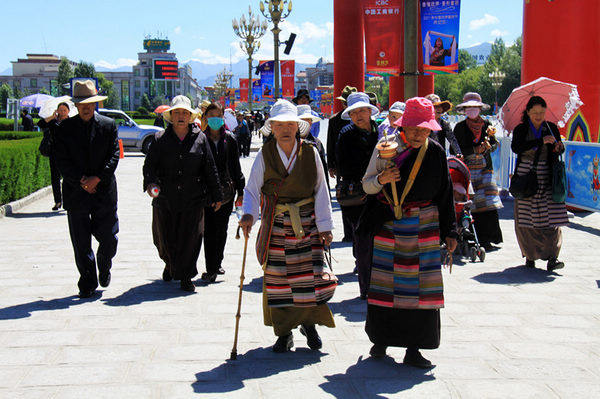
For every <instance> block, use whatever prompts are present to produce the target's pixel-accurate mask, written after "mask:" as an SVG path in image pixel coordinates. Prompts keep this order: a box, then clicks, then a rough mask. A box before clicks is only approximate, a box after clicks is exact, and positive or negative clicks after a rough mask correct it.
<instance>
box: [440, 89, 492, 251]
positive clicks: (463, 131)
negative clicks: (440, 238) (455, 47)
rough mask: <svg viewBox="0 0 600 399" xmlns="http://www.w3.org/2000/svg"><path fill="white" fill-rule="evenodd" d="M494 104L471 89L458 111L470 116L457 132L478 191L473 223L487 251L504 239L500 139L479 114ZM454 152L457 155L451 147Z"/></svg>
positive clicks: (472, 179) (458, 106)
mask: <svg viewBox="0 0 600 399" xmlns="http://www.w3.org/2000/svg"><path fill="white" fill-rule="evenodd" d="M488 109H490V106H489V105H487V104H484V103H482V102H481V96H480V95H479V94H478V93H473V92H469V93H466V94H465V95H464V97H463V102H462V103H461V104H458V105H457V106H456V110H457V111H458V112H464V113H465V114H466V115H467V118H466V119H465V120H464V121H461V122H459V123H457V124H456V126H454V135H455V136H456V140H457V141H458V145H459V146H460V149H461V151H462V154H463V156H464V158H465V163H466V164H467V166H468V167H469V171H470V172H471V182H472V184H473V189H474V190H475V196H474V202H475V208H474V209H473V210H472V212H473V222H474V226H475V231H476V232H477V238H478V239H479V243H480V244H481V245H482V246H483V248H485V250H486V251H490V250H492V249H493V247H492V243H494V244H499V243H501V242H502V230H500V223H499V220H498V209H500V208H502V201H500V196H499V194H498V186H497V185H496V183H495V182H494V179H493V173H494V165H493V164H492V157H491V155H490V154H491V152H492V151H495V150H496V148H497V147H498V141H497V140H496V137H495V136H494V134H495V133H496V129H494V128H493V127H492V126H491V124H490V123H489V122H488V121H486V120H484V119H483V118H482V117H481V116H480V115H479V114H480V112H481V111H482V110H483V111H485V110H488ZM451 153H452V154H455V152H454V151H452V149H451Z"/></svg>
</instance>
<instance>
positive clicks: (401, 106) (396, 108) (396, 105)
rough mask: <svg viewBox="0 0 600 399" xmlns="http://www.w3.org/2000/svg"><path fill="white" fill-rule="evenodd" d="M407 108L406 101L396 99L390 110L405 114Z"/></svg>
mask: <svg viewBox="0 0 600 399" xmlns="http://www.w3.org/2000/svg"><path fill="white" fill-rule="evenodd" d="M405 109H406V104H405V103H403V102H402V101H396V102H395V103H393V104H392V106H391V107H390V109H389V110H388V112H396V113H398V114H403V113H404V110H405Z"/></svg>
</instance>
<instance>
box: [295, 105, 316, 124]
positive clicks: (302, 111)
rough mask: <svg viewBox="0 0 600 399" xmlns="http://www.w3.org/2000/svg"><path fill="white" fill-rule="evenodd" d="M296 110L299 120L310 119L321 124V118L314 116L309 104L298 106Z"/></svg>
mask: <svg viewBox="0 0 600 399" xmlns="http://www.w3.org/2000/svg"><path fill="white" fill-rule="evenodd" d="M296 108H297V110H298V118H300V119H310V120H311V121H313V122H319V121H321V118H319V117H318V116H316V115H313V113H312V109H310V105H308V104H302V105H298V106H296Z"/></svg>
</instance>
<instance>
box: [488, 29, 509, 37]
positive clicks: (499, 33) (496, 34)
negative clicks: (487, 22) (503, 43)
mask: <svg viewBox="0 0 600 399" xmlns="http://www.w3.org/2000/svg"><path fill="white" fill-rule="evenodd" d="M508 33H509V32H508V31H505V30H500V29H494V30H493V31H491V32H490V35H491V36H493V37H502V36H506V35H508Z"/></svg>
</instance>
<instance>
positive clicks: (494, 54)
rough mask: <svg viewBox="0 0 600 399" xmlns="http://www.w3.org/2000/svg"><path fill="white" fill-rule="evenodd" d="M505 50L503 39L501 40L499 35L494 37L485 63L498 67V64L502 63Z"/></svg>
mask: <svg viewBox="0 0 600 399" xmlns="http://www.w3.org/2000/svg"><path fill="white" fill-rule="evenodd" d="M506 51H507V50H506V44H505V43H504V40H502V38H501V37H498V38H496V40H494V43H492V48H491V50H490V56H489V57H488V59H487V61H486V62H485V63H486V65H493V66H495V67H496V66H497V67H500V65H501V64H502V58H503V57H504V56H505V55H506Z"/></svg>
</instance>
